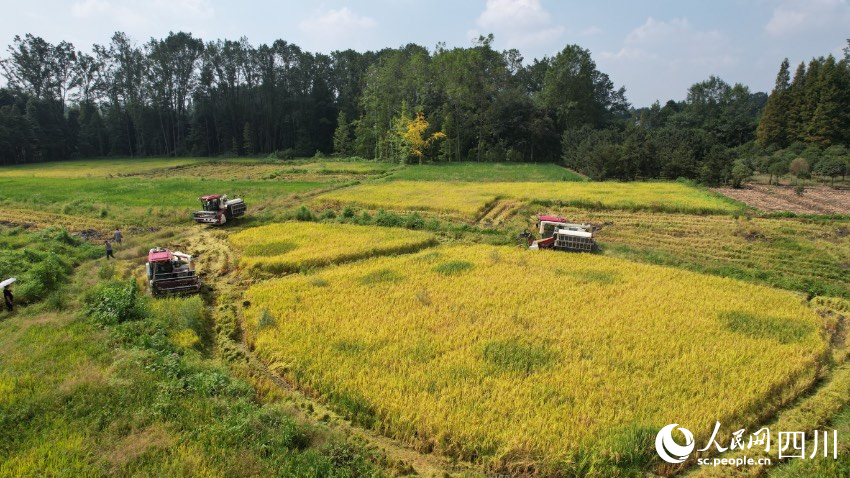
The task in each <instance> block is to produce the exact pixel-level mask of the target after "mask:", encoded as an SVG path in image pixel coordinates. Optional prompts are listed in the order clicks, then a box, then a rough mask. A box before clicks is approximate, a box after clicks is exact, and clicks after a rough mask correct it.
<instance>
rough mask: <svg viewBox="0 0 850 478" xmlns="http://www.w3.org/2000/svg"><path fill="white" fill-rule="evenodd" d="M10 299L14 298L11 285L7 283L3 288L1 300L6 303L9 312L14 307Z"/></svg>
mask: <svg viewBox="0 0 850 478" xmlns="http://www.w3.org/2000/svg"><path fill="white" fill-rule="evenodd" d="M12 300H14V297H13V296H12V286H9V285H7V286H6V287H4V288H3V302H5V303H6V309H8V310H9V312H11V311H12V309H13V308H14V303H13V302H12Z"/></svg>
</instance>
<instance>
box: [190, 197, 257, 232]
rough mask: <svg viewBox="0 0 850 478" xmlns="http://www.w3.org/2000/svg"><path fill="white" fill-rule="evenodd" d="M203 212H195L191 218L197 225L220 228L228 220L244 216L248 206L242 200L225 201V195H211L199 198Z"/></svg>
mask: <svg viewBox="0 0 850 478" xmlns="http://www.w3.org/2000/svg"><path fill="white" fill-rule="evenodd" d="M199 199H200V200H201V206H203V210H201V211H195V213H194V214H193V215H192V217H193V218H194V219H195V222H197V223H199V224H212V225H214V226H221V225H222V224H224V223H226V222H227V221H228V220H230V219H233V218H235V217H241V216H244V215H245V211H247V210H248V206H247V205H246V204H245V201H243V200H242V198H236V199H230V200H228V199H227V195H226V194H211V195H209V196H201V197H200V198H199Z"/></svg>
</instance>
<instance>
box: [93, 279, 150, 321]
mask: <svg viewBox="0 0 850 478" xmlns="http://www.w3.org/2000/svg"><path fill="white" fill-rule="evenodd" d="M85 306H86V309H85V310H86V313H87V314H88V315H89V316H90V317H91V318H92V319H94V321H95V322H97V323H99V324H101V325H115V324H120V323H123V322H128V321H131V320H138V319H141V318H143V317H144V316H145V304H144V302H143V301H142V300H141V298H140V296H139V289H138V287H137V286H136V283H135V282H134V281H132V280H129V281H126V282H119V281H110V282H106V283H103V284H101V285H100V286H98V287H97V288H95V289H94V290H93V291H91V292H90V293H88V294H87V295H86V297H85Z"/></svg>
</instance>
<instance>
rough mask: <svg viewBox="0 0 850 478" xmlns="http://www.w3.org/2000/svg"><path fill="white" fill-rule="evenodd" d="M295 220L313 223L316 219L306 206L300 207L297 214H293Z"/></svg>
mask: <svg viewBox="0 0 850 478" xmlns="http://www.w3.org/2000/svg"><path fill="white" fill-rule="evenodd" d="M295 219H297V220H299V221H314V220H315V219H316V217H315V216H314V215H313V213H312V212H311V211H310V210H309V209H307V207H306V206H301V207H300V208H298V212H296V213H295Z"/></svg>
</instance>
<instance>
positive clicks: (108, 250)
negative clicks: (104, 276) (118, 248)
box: [103, 241, 115, 261]
mask: <svg viewBox="0 0 850 478" xmlns="http://www.w3.org/2000/svg"><path fill="white" fill-rule="evenodd" d="M103 243H104V244H105V245H106V260H107V261H108V260H109V258H110V257H111V258H113V259H115V256H113V255H112V244H110V243H109V241H103Z"/></svg>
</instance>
